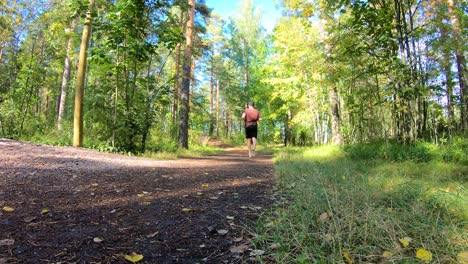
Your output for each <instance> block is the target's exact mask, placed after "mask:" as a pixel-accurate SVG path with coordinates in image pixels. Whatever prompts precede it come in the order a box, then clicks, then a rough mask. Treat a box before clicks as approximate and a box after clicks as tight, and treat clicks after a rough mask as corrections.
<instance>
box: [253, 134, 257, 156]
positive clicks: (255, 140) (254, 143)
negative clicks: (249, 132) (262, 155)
mask: <svg viewBox="0 0 468 264" xmlns="http://www.w3.org/2000/svg"><path fill="white" fill-rule="evenodd" d="M256 147H257V138H256V137H252V156H255V148H256Z"/></svg>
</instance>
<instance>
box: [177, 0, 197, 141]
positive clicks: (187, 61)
mask: <svg viewBox="0 0 468 264" xmlns="http://www.w3.org/2000/svg"><path fill="white" fill-rule="evenodd" d="M188 4H189V10H188V12H189V13H188V14H189V16H188V20H187V28H186V29H185V51H184V64H183V77H182V91H181V96H180V123H179V146H180V147H182V148H185V149H188V123H189V97H190V68H191V65H192V63H191V60H192V36H193V25H194V21H195V0H188Z"/></svg>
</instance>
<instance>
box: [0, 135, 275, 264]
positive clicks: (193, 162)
mask: <svg viewBox="0 0 468 264" xmlns="http://www.w3.org/2000/svg"><path fill="white" fill-rule="evenodd" d="M218 144H220V143H219V142H218ZM220 146H221V147H223V148H225V153H223V154H220V155H214V156H208V157H200V158H190V159H178V160H153V159H148V158H139V157H130V156H124V155H118V154H111V153H101V152H97V151H94V150H88V149H83V148H74V147H53V146H46V145H38V144H32V143H27V142H21V141H14V140H7V139H0V264H4V263H131V262H130V261H128V260H126V259H125V256H126V255H127V257H128V256H131V254H132V253H135V255H134V257H137V256H136V255H141V256H143V259H142V260H141V261H139V262H138V263H254V262H255V260H254V257H252V255H255V252H256V251H255V250H254V248H252V245H251V243H250V242H249V241H250V238H251V237H252V233H251V232H250V231H249V228H252V229H250V230H253V228H254V226H255V220H256V219H258V216H259V215H260V214H261V213H262V212H264V211H266V210H268V208H269V207H270V206H271V205H272V204H273V203H274V200H275V195H274V193H273V192H272V190H273V186H274V171H273V163H272V160H271V158H272V157H271V154H268V153H259V154H258V155H257V156H256V157H255V158H248V157H247V155H246V154H247V153H246V150H245V149H244V150H243V149H240V148H229V146H224V145H222V144H221V145H220ZM252 253H253V254H252Z"/></svg>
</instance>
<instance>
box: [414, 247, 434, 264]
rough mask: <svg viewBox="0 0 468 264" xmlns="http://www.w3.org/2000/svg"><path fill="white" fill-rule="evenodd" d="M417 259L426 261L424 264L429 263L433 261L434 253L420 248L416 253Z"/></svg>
mask: <svg viewBox="0 0 468 264" xmlns="http://www.w3.org/2000/svg"><path fill="white" fill-rule="evenodd" d="M416 258H418V259H420V260H424V262H426V263H429V262H431V260H432V253H431V252H430V251H427V250H425V249H423V248H420V249H418V250H417V251H416Z"/></svg>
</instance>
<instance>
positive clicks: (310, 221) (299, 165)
mask: <svg viewBox="0 0 468 264" xmlns="http://www.w3.org/2000/svg"><path fill="white" fill-rule="evenodd" d="M386 147H388V146H377V147H376V148H373V149H378V150H379V151H380V152H379V151H376V153H374V154H372V155H368V154H367V153H360V152H361V151H368V146H367V147H362V146H361V148H362V149H361V150H356V148H357V147H355V148H354V149H352V150H351V151H349V150H350V148H339V147H332V146H325V147H316V148H307V149H297V148H287V149H283V150H281V151H279V152H277V154H276V158H275V168H276V174H277V178H278V179H277V180H278V185H279V190H280V192H281V193H282V194H283V195H285V196H286V197H287V199H288V201H289V202H288V203H283V204H281V203H279V204H278V205H277V206H276V207H275V208H274V209H273V210H272V211H271V212H269V213H267V214H265V215H264V216H263V217H262V218H261V220H260V221H259V223H258V227H257V231H256V232H257V236H256V239H255V240H254V244H255V245H256V247H257V248H258V249H262V250H265V251H266V253H265V255H264V256H263V257H264V260H263V261H264V262H265V263H267V262H270V261H271V260H267V259H274V261H275V262H277V263H349V262H348V261H347V260H346V259H345V258H344V255H345V254H348V255H349V256H350V258H351V259H352V260H353V262H354V263H380V262H386V263H422V262H421V260H418V259H417V258H416V256H415V252H416V250H417V249H419V248H423V249H426V250H428V251H430V252H431V253H432V261H433V263H456V256H457V254H459V253H460V252H463V251H467V250H468V202H467V201H468V191H467V189H466V187H467V181H468V176H467V175H468V166H467V165H466V164H465V162H463V161H464V160H466V155H467V154H466V153H467V152H464V154H461V155H458V154H457V155H458V156H456V157H457V158H456V159H455V161H454V162H448V161H446V160H444V158H443V157H442V155H440V158H438V157H437V156H436V155H432V154H431V153H437V150H436V148H437V147H436V146H426V147H427V148H424V149H430V151H427V152H426V151H425V150H422V149H421V147H419V148H416V149H411V148H407V147H402V148H400V149H398V147H397V146H395V147H394V149H393V150H391V151H393V152H391V153H390V152H389V151H387V154H386V155H385V154H383V152H382V151H381V150H382V149H385V148H386ZM431 148H433V149H431ZM398 152H404V153H400V154H398ZM378 153H382V155H381V156H380V155H378ZM389 153H390V154H392V155H393V154H394V156H395V157H402V158H395V159H390V158H389V157H388V156H389ZM408 153H410V154H408ZM421 153H425V154H421ZM427 153H429V154H427ZM459 154H460V153H459ZM411 155H413V156H411ZM431 155H432V156H431ZM428 156H430V157H431V158H427V157H428ZM412 157H417V158H416V159H412ZM321 216H322V217H321ZM404 237H409V238H411V242H410V244H409V246H408V247H404V246H403V245H402V244H401V243H400V242H399V240H400V239H402V238H404ZM384 251H388V252H391V255H392V256H391V257H384V256H383V253H384ZM266 256H268V257H266Z"/></svg>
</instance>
